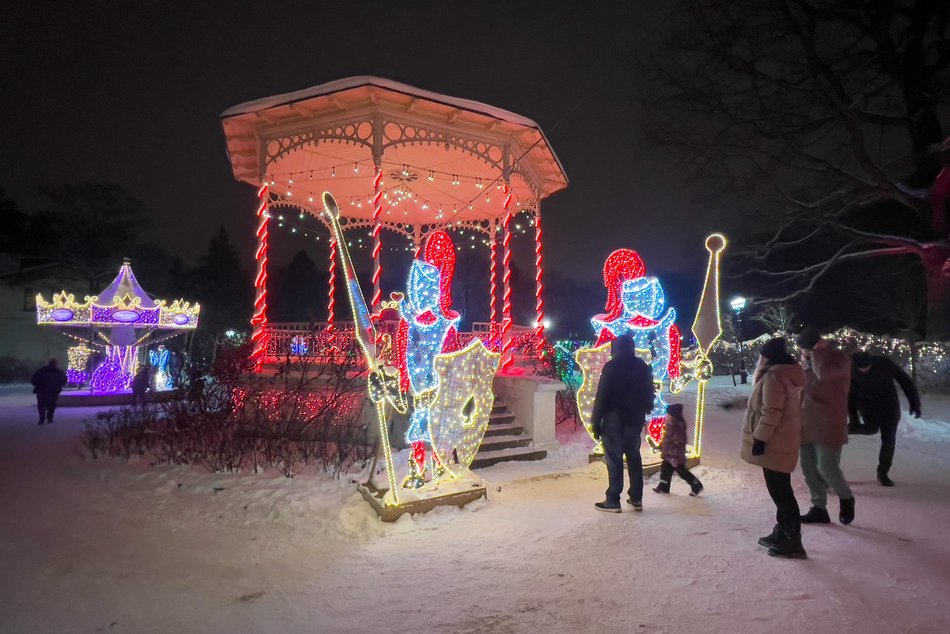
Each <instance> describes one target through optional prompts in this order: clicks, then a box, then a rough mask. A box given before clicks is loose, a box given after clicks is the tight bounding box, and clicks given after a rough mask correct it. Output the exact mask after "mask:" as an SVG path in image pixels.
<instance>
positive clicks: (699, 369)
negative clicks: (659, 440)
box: [693, 233, 726, 456]
mask: <svg viewBox="0 0 950 634" xmlns="http://www.w3.org/2000/svg"><path fill="white" fill-rule="evenodd" d="M725 248H726V238H725V237H724V236H723V235H722V234H720V233H714V234H712V235H711V236H709V237H708V238H706V250H707V251H709V262H708V264H707V265H706V279H705V281H704V282H703V294H702V296H701V297H700V298H699V306H698V307H697V309H696V318H695V319H694V320H693V334H694V335H695V336H696V343H697V344H698V345H699V357H698V359H697V360H696V369H695V376H696V423H695V427H694V429H693V445H694V446H693V453H694V454H695V455H696V456H699V455H700V454H701V453H702V443H703V414H704V410H705V406H706V382H707V381H708V380H709V378H710V377H711V376H712V363H711V362H710V361H709V351H710V350H711V349H712V347H713V344H715V343H716V341H717V340H718V339H719V337H721V336H722V320H721V318H720V314H719V259H720V256H721V255H722V252H723V250H724V249H725Z"/></svg>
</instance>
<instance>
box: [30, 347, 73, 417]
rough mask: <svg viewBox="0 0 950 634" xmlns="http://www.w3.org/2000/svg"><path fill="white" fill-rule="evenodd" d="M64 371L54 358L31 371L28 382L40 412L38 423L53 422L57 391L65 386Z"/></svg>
mask: <svg viewBox="0 0 950 634" xmlns="http://www.w3.org/2000/svg"><path fill="white" fill-rule="evenodd" d="M66 382H67V381H66V373H65V372H63V371H62V370H60V369H59V367H58V366H57V363H56V359H50V360H49V363H47V364H46V365H44V366H43V367H42V368H40V369H39V370H37V371H36V372H34V373H33V376H32V377H31V378H30V383H31V384H32V385H33V393H34V394H36V409H37V410H38V411H39V413H40V423H39V424H40V425H42V424H43V423H44V422H47V423H52V422H53V412H55V411H56V400H57V399H58V398H59V393H60V392H62V391H63V387H65V386H66Z"/></svg>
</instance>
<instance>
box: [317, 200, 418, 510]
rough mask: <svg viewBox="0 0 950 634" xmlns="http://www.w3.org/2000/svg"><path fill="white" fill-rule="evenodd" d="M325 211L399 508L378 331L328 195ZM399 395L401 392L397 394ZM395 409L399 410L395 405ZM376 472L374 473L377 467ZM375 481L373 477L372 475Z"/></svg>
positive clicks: (391, 501)
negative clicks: (378, 348) (377, 356)
mask: <svg viewBox="0 0 950 634" xmlns="http://www.w3.org/2000/svg"><path fill="white" fill-rule="evenodd" d="M323 208H324V210H325V212H326V214H327V216H328V217H329V220H330V226H331V228H332V230H333V237H334V239H335V240H336V242H337V245H338V248H337V253H338V255H339V256H340V267H341V268H342V270H343V275H344V276H345V279H346V292H347V295H348V296H349V298H350V308H351V309H352V312H353V329H354V335H355V338H356V342H357V343H358V344H359V346H360V349H361V350H362V351H363V356H364V357H365V359H366V366H367V368H368V369H369V376H368V378H367V381H368V383H369V397H370V400H371V401H372V402H373V405H374V407H375V409H376V418H377V420H378V422H379V442H380V445H381V446H382V449H383V455H384V456H385V459H386V474H387V476H388V478H389V494H388V496H387V499H386V505H387V506H396V505H398V504H399V497H398V495H397V493H396V470H395V468H394V467H393V453H392V447H390V443H389V426H388V425H387V424H386V394H387V392H391V391H390V390H387V389H386V385H385V383H386V381H387V379H388V378H389V377H386V376H385V374H384V372H383V369H382V368H383V366H382V364H381V363H380V362H379V360H378V359H377V358H376V341H377V337H376V328H375V327H374V326H373V320H372V316H371V314H370V312H369V308H368V307H367V306H366V301H365V300H364V299H363V293H362V291H361V290H360V285H359V280H357V277H356V269H355V268H354V267H353V262H352V260H350V252H349V249H347V248H346V243H345V242H344V241H343V228H342V227H341V226H340V208H339V207H338V206H337V204H336V201H335V200H334V199H333V196H332V195H330V193H329V192H324V193H323ZM396 392H397V393H398V390H396ZM396 409H397V410H399V411H404V409H405V408H404V407H403V408H402V409H400V407H399V405H396ZM373 469H374V470H375V464H374V467H373ZM370 477H372V474H371V475H370Z"/></svg>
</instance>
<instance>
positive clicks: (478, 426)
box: [429, 339, 501, 478]
mask: <svg viewBox="0 0 950 634" xmlns="http://www.w3.org/2000/svg"><path fill="white" fill-rule="evenodd" d="M500 359H501V354H500V353H497V352H491V351H490V350H489V349H488V348H486V347H485V344H484V343H482V341H481V339H474V340H472V342H471V343H469V344H468V345H467V346H465V347H464V348H463V349H461V350H459V351H457V352H451V353H448V354H441V355H439V356H438V357H436V359H435V361H434V363H433V365H434V369H435V373H436V375H437V376H438V377H439V387H438V392H437V395H436V398H435V400H434V401H433V403H432V405H431V406H430V407H429V433H430V435H431V438H432V449H433V451H434V452H435V454H436V456H437V457H438V460H439V462H440V463H441V464H442V466H443V467H444V468H445V470H446V473H447V474H449V475H451V476H453V477H456V478H457V477H460V476H462V475H463V474H464V473H465V471H467V470H468V468H469V466H471V464H472V461H473V460H474V459H475V454H476V453H478V448H479V447H480V446H481V444H482V439H483V438H484V437H485V431H486V430H487V429H488V421H489V418H490V416H491V409H492V405H493V404H494V402H495V397H494V392H493V391H492V380H493V379H494V377H495V372H497V370H498V362H499V360H500Z"/></svg>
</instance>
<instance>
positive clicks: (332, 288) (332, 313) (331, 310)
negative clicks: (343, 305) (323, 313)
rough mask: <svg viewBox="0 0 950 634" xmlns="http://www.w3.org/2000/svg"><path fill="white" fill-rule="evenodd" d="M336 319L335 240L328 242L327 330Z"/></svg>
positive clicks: (331, 328) (330, 328)
mask: <svg viewBox="0 0 950 634" xmlns="http://www.w3.org/2000/svg"><path fill="white" fill-rule="evenodd" d="M335 319H336V240H330V281H329V282H328V283H327V330H333V322H334V320H335Z"/></svg>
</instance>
